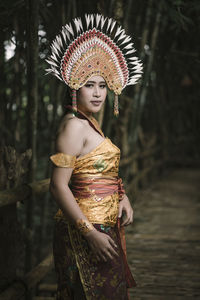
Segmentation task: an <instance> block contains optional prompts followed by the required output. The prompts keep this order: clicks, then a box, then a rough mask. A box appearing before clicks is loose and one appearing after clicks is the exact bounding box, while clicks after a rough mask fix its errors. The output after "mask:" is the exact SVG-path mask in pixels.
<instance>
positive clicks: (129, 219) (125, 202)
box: [118, 194, 133, 226]
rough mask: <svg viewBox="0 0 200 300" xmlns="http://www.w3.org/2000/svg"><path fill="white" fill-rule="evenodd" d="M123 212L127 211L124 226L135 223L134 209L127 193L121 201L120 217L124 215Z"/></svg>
mask: <svg viewBox="0 0 200 300" xmlns="http://www.w3.org/2000/svg"><path fill="white" fill-rule="evenodd" d="M123 212H124V213H125V218H124V220H123V222H122V224H121V225H122V226H124V225H125V226H127V225H129V224H131V223H133V209H132V207H131V204H130V201H129V199H128V197H127V196H126V194H125V195H124V196H123V199H122V200H121V201H120V202H119V214H118V218H121V217H122V214H123Z"/></svg>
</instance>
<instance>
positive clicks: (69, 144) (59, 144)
mask: <svg viewBox="0 0 200 300" xmlns="http://www.w3.org/2000/svg"><path fill="white" fill-rule="evenodd" d="M84 129H85V125H84V123H83V122H81V120H80V119H79V118H77V117H76V116H74V115H72V114H67V115H66V116H65V117H64V118H63V119H62V121H61V123H60V126H59V129H58V132H57V141H56V149H57V151H59V152H64V153H67V154H70V155H78V154H80V152H81V149H82V147H83V144H84V139H85V136H84V131H85V130H84Z"/></svg>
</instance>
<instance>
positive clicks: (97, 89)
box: [94, 86, 101, 97]
mask: <svg viewBox="0 0 200 300" xmlns="http://www.w3.org/2000/svg"><path fill="white" fill-rule="evenodd" d="M94 96H95V97H100V96H101V94H100V89H99V87H98V86H96V87H94Z"/></svg>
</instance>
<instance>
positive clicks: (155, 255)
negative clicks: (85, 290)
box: [126, 169, 200, 300]
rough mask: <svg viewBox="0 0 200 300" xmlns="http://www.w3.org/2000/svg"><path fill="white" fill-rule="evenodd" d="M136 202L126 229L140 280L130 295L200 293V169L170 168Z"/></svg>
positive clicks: (154, 298)
mask: <svg viewBox="0 0 200 300" xmlns="http://www.w3.org/2000/svg"><path fill="white" fill-rule="evenodd" d="M134 208H135V222H134V224H133V225H132V226H131V227H129V228H127V230H126V234H127V248H128V258H129V264H130V266H131V269H132V271H133V274H134V276H135V279H136V281H137V287H136V288H135V289H134V290H133V289H132V291H131V292H130V296H131V297H130V298H131V300H132V299H133V300H140V299H148V300H173V299H177V300H178V299H181V300H182V299H200V243H199V240H200V170H191V169H181V170H175V171H172V172H171V173H170V174H169V175H168V176H167V177H165V178H164V179H161V180H159V181H158V182H157V183H156V184H153V186H152V187H151V189H148V190H146V191H144V192H143V193H142V194H141V195H140V196H139V198H138V199H137V201H136V203H135V206H134Z"/></svg>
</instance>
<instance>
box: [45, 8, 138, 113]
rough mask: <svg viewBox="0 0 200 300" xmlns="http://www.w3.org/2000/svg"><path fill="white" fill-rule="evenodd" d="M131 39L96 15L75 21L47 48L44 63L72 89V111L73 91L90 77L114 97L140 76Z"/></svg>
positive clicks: (116, 111) (50, 71) (109, 19)
mask: <svg viewBox="0 0 200 300" xmlns="http://www.w3.org/2000/svg"><path fill="white" fill-rule="evenodd" d="M135 51H136V50H135V49H134V47H133V43H132V42H131V37H130V36H128V35H126V34H125V30H124V29H123V28H122V27H121V26H118V25H117V24H116V21H115V20H113V19H111V18H106V17H104V16H102V15H99V14H91V15H87V14H86V15H85V19H84V18H83V20H81V19H80V18H76V19H74V20H73V21H72V23H70V24H66V25H65V26H63V27H62V30H61V33H60V34H59V35H57V36H56V38H55V40H54V41H53V42H52V45H51V55H50V56H49V57H48V59H47V60H46V61H47V62H48V63H49V65H50V68H49V69H47V70H46V71H47V72H48V73H53V75H55V76H56V77H58V78H59V79H60V80H61V81H64V82H65V83H66V84H67V85H68V86H69V87H70V88H71V89H72V104H73V107H74V110H76V109H77V108H76V90H78V89H79V88H81V87H82V86H83V85H85V83H86V82H87V81H88V80H89V79H90V78H91V77H92V76H93V75H100V76H102V77H103V78H104V79H105V81H106V83H107V86H108V88H109V89H110V90H112V91H114V93H115V95H116V96H115V104H114V110H115V114H118V99H117V96H118V95H120V94H121V91H122V90H123V89H124V88H125V87H126V86H127V85H132V84H136V83H137V81H138V79H139V78H140V77H141V73H142V63H141V62H140V60H139V59H138V57H136V56H134V55H133V53H134V52H135Z"/></svg>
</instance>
